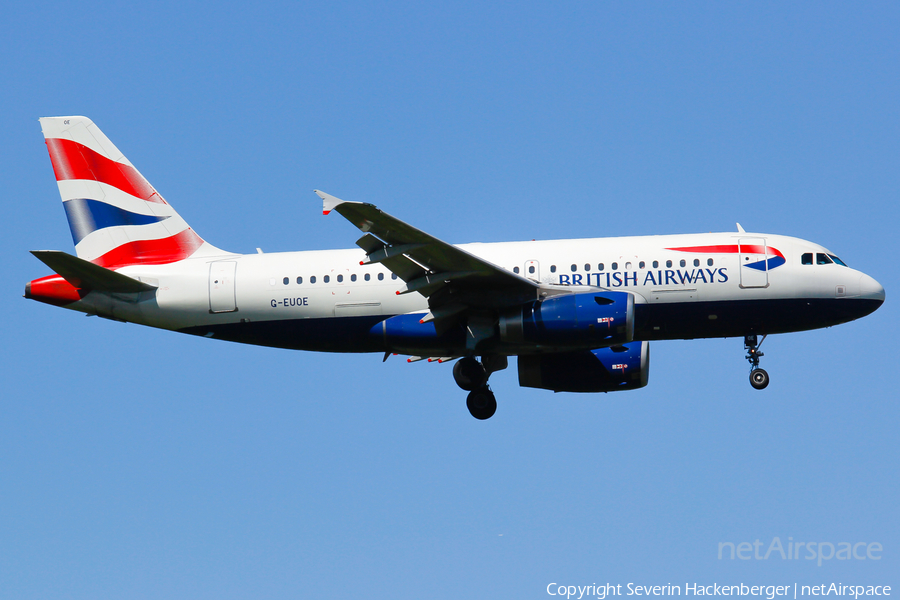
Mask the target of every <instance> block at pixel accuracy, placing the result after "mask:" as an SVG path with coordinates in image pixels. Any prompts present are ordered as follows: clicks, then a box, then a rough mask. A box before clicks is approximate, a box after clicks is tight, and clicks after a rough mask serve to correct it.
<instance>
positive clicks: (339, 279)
mask: <svg viewBox="0 0 900 600" xmlns="http://www.w3.org/2000/svg"><path fill="white" fill-rule="evenodd" d="M343 281H344V276H343V275H338V283H342V282H343Z"/></svg>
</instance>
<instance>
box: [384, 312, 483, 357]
mask: <svg viewBox="0 0 900 600" xmlns="http://www.w3.org/2000/svg"><path fill="white" fill-rule="evenodd" d="M425 314H426V313H415V314H408V315H397V316H395V317H390V318H388V319H385V320H384V321H381V322H380V323H378V324H376V325H375V326H374V327H372V329H371V330H370V331H369V335H370V336H371V337H372V338H374V339H376V340H379V341H380V342H381V343H383V344H384V347H385V348H386V349H389V350H391V351H393V352H401V353H403V354H422V355H426V356H454V355H455V354H457V353H458V352H459V349H460V348H465V347H466V336H465V331H464V330H463V329H462V328H460V327H454V328H452V329H450V330H449V331H447V332H445V333H443V334H442V335H438V334H437V331H436V330H435V328H434V322H433V321H431V322H428V323H422V322H421V319H422V318H423V317H424V316H425Z"/></svg>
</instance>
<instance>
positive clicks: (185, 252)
mask: <svg viewBox="0 0 900 600" xmlns="http://www.w3.org/2000/svg"><path fill="white" fill-rule="evenodd" d="M202 244H203V240H202V239H200V236H199V235H197V234H196V233H194V231H193V230H192V229H190V228H188V229H185V230H184V231H182V232H181V233H178V234H175V235H173V236H171V237H167V238H163V239H161V240H138V241H134V242H128V243H127V244H122V245H121V246H119V247H118V248H115V249H113V250H110V251H109V252H107V253H106V254H104V255H102V256H99V257H97V258H95V259H94V260H92V261H91V262H92V263H94V264H97V265H100V266H101V267H106V268H107V269H119V268H121V267H127V266H130V265H164V264H168V263H173V262H178V261H179V260H184V259H185V258H187V257H189V256H190V255H191V254H193V253H194V252H196V251H197V248H199V247H200V246H201V245H202Z"/></svg>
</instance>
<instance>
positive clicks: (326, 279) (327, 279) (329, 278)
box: [322, 275, 331, 283]
mask: <svg viewBox="0 0 900 600" xmlns="http://www.w3.org/2000/svg"><path fill="white" fill-rule="evenodd" d="M329 281H331V277H330V276H329V275H326V276H325V277H323V278H322V282H323V283H328V282H329Z"/></svg>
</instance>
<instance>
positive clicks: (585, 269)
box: [584, 263, 591, 272]
mask: <svg viewBox="0 0 900 600" xmlns="http://www.w3.org/2000/svg"><path fill="white" fill-rule="evenodd" d="M590 270H591V265H589V264H587V263H585V264H584V271H585V272H588V271H590Z"/></svg>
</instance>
